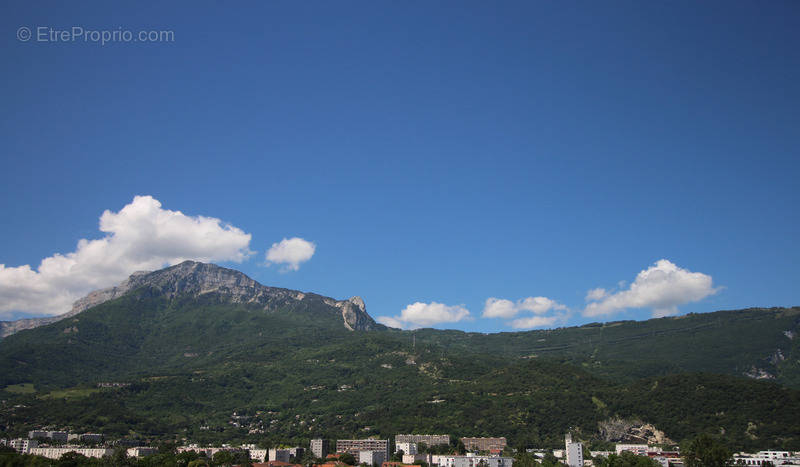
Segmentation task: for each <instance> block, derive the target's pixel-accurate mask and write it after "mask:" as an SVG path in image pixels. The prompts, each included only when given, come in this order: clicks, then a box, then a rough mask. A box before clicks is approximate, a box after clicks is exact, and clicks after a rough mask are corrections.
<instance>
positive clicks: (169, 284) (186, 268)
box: [0, 261, 377, 337]
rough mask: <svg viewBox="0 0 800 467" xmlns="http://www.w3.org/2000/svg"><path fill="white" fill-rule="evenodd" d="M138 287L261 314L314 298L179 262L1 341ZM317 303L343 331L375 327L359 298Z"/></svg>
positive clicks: (7, 326) (32, 322)
mask: <svg viewBox="0 0 800 467" xmlns="http://www.w3.org/2000/svg"><path fill="white" fill-rule="evenodd" d="M142 288H147V289H149V291H150V292H151V293H153V294H155V295H159V296H163V297H165V298H167V299H171V298H175V297H178V296H191V297H198V296H201V295H205V294H212V293H213V294H217V295H218V296H219V297H220V299H222V300H225V301H227V302H230V303H244V304H251V305H256V306H259V307H260V308H262V309H264V310H275V309H277V308H279V307H281V306H285V305H295V304H297V302H303V301H304V300H314V298H313V296H314V294H305V293H303V292H299V291H296V290H289V289H281V288H277V287H267V286H264V285H261V284H259V283H258V282H256V281H255V280H253V279H251V278H250V277H248V276H247V275H246V274H244V273H242V272H239V271H236V270H234V269H228V268H223V267H221V266H217V265H215V264H208V263H200V262H197V261H184V262H182V263H180V264H176V265H174V266H170V267H168V268H165V269H161V270H158V271H153V272H148V271H137V272H135V273H133V274H131V275H130V277H128V278H127V279H125V280H124V281H123V282H121V283H120V284H119V285H117V286H114V287H109V288H107V289H102V290H96V291H94V292H91V293H90V294H88V295H87V296H85V297H83V298H81V299H79V300H77V301H76V302H75V303H74V304H73V306H72V310H70V311H69V312H67V313H64V314H63V315H59V316H55V317H52V318H34V319H28V320H20V321H19V322H8V323H5V322H4V323H2V324H3V326H2V328H0V334H2V337H5V335H10V334H13V333H14V332H17V331H20V330H22V329H30V328H33V327H38V326H41V325H45V324H50V323H52V322H55V321H58V320H61V319H64V318H69V317H71V316H74V315H76V314H78V313H81V312H83V311H85V310H88V309H89V308H92V307H95V306H97V305H100V304H102V303H105V302H107V301H109V300H114V299H116V298H119V297H121V296H123V295H125V294H127V293H128V292H131V291H133V290H137V289H142ZM317 297H318V296H317ZM323 301H324V303H325V304H326V305H328V306H330V307H331V311H332V312H336V313H341V315H342V320H343V324H344V326H345V327H346V328H347V329H350V330H371V329H375V328H376V327H377V325H376V324H375V321H374V320H373V319H372V317H371V316H369V314H367V311H366V307H365V305H364V300H362V299H361V297H352V298H350V299H348V300H341V301H340V300H335V299H332V298H327V297H323ZM23 321H24V322H23ZM15 323H17V324H18V325H15Z"/></svg>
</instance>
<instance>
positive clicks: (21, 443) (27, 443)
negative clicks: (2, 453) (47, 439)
mask: <svg viewBox="0 0 800 467" xmlns="http://www.w3.org/2000/svg"><path fill="white" fill-rule="evenodd" d="M8 445H9V446H11V447H12V448H14V449H16V450H17V452H18V453H20V454H28V452H29V451H30V450H31V449H33V448H35V447H37V446H39V442H38V441H36V440H35V439H25V438H17V439H12V440H11V442H10V443H8Z"/></svg>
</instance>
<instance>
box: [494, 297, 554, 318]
mask: <svg viewBox="0 0 800 467" xmlns="http://www.w3.org/2000/svg"><path fill="white" fill-rule="evenodd" d="M566 309H567V307H566V306H565V305H562V304H561V303H558V302H557V301H555V300H551V299H549V298H547V297H528V298H523V299H522V300H518V301H517V302H516V303H514V302H512V301H511V300H506V299H504V298H495V297H490V298H487V299H486V304H485V305H484V307H483V317H484V318H513V317H514V316H516V315H517V313H519V312H520V311H530V312H531V313H534V314H537V315H540V314H543V313H547V312H548V311H551V310H566Z"/></svg>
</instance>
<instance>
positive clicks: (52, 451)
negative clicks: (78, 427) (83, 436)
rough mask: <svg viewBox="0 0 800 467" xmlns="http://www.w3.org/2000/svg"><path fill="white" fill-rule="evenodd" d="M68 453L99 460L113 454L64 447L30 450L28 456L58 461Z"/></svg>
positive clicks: (112, 451)
mask: <svg viewBox="0 0 800 467" xmlns="http://www.w3.org/2000/svg"><path fill="white" fill-rule="evenodd" d="M68 452H77V453H78V454H81V455H84V456H86V457H96V458H98V459H99V458H101V457H103V456H110V455H111V454H113V453H114V450H113V449H111V448H87V447H83V446H65V447H48V448H30V449H28V454H33V455H34V456H43V457H47V458H48V459H60V458H61V456H63V455H64V454H66V453H68Z"/></svg>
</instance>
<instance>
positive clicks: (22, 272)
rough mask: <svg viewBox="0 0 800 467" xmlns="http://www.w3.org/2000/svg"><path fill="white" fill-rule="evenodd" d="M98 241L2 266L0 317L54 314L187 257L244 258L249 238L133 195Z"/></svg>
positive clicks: (103, 223) (104, 223) (106, 220)
mask: <svg viewBox="0 0 800 467" xmlns="http://www.w3.org/2000/svg"><path fill="white" fill-rule="evenodd" d="M100 231H101V232H104V233H105V236H104V237H102V238H99V239H96V240H86V239H81V240H80V241H79V242H78V245H77V248H76V249H75V251H73V252H71V253H67V254H55V255H53V256H50V257H48V258H45V259H43V260H42V262H41V264H40V265H39V267H38V268H37V269H36V270H34V269H33V268H31V267H30V265H27V264H26V265H22V266H18V267H6V266H5V265H4V264H0V316H3V315H8V314H9V313H10V312H15V311H16V312H23V313H29V314H32V315H58V314H61V313H64V312H66V311H69V309H70V308H71V305H72V302H74V301H75V300H77V299H78V298H80V297H82V296H83V295H85V294H86V293H88V292H90V291H92V290H96V289H100V288H104V287H109V286H112V285H116V284H117V283H119V282H121V281H122V280H123V279H125V278H127V277H128V276H129V275H130V274H131V273H132V272H134V271H140V270H154V269H159V268H162V267H164V266H166V265H172V264H177V263H180V262H182V261H185V260H187V259H192V260H196V261H236V262H240V261H242V260H244V259H246V258H247V257H248V256H249V255H250V254H251V253H252V252H251V251H250V249H249V245H250V238H251V235H250V234H247V233H244V232H243V231H242V230H241V229H239V228H237V227H234V226H232V225H228V224H224V223H223V222H222V221H220V220H219V219H216V218H213V217H203V216H187V215H185V214H183V213H182V212H180V211H170V210H166V209H162V208H161V203H160V202H159V201H158V200H156V199H154V198H153V197H151V196H136V197H135V198H134V199H133V201H132V202H131V203H130V204H128V205H126V206H125V207H123V208H122V209H121V210H120V211H119V212H116V213H115V212H111V211H105V212H104V213H103V214H102V216H100Z"/></svg>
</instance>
